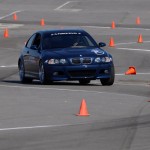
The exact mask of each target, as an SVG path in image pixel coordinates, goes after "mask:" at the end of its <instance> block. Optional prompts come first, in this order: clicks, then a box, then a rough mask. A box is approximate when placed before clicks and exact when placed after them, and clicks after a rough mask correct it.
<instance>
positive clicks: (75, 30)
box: [37, 29, 86, 34]
mask: <svg viewBox="0 0 150 150" xmlns="http://www.w3.org/2000/svg"><path fill="white" fill-rule="evenodd" d="M63 32H66V33H69V32H80V33H86V31H84V30H83V29H53V30H41V31H38V32H37V33H42V34H43V33H63Z"/></svg>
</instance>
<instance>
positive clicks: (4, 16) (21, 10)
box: [0, 10, 23, 20]
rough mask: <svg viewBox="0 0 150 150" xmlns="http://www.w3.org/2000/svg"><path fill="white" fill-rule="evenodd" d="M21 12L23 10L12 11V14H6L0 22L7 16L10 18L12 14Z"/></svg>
mask: <svg viewBox="0 0 150 150" xmlns="http://www.w3.org/2000/svg"><path fill="white" fill-rule="evenodd" d="M22 11H23V10H17V11H14V12H12V13H10V14H8V15H5V16H2V17H0V20H1V19H4V18H7V17H9V16H11V15H13V14H14V13H19V12H22Z"/></svg>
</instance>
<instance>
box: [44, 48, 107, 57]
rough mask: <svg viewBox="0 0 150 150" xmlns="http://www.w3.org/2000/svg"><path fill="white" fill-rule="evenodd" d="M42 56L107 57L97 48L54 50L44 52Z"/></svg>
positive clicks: (104, 52)
mask: <svg viewBox="0 0 150 150" xmlns="http://www.w3.org/2000/svg"><path fill="white" fill-rule="evenodd" d="M44 55H45V56H47V57H49V58H50V57H51V58H52V57H58V58H59V57H63V58H73V57H98V56H105V55H107V53H106V51H104V50H102V49H99V48H71V49H70V48H64V49H56V50H45V51H44Z"/></svg>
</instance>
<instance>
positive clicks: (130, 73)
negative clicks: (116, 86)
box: [125, 66, 136, 75]
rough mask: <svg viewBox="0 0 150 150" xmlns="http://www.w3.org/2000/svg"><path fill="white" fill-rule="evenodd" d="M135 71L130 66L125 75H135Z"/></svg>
mask: <svg viewBox="0 0 150 150" xmlns="http://www.w3.org/2000/svg"><path fill="white" fill-rule="evenodd" d="M135 74H136V69H135V67H134V66H130V67H129V69H128V70H127V71H126V72H125V75H135Z"/></svg>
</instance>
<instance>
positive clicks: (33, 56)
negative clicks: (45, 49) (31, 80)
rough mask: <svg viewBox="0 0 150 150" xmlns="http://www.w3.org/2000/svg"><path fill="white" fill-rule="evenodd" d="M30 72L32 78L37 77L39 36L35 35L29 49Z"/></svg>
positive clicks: (39, 51) (39, 49) (39, 48)
mask: <svg viewBox="0 0 150 150" xmlns="http://www.w3.org/2000/svg"><path fill="white" fill-rule="evenodd" d="M29 55H30V72H31V73H32V75H33V76H38V73H39V60H40V55H41V34H40V33H36V36H35V38H34V40H33V42H32V45H31V47H30V54H29Z"/></svg>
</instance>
